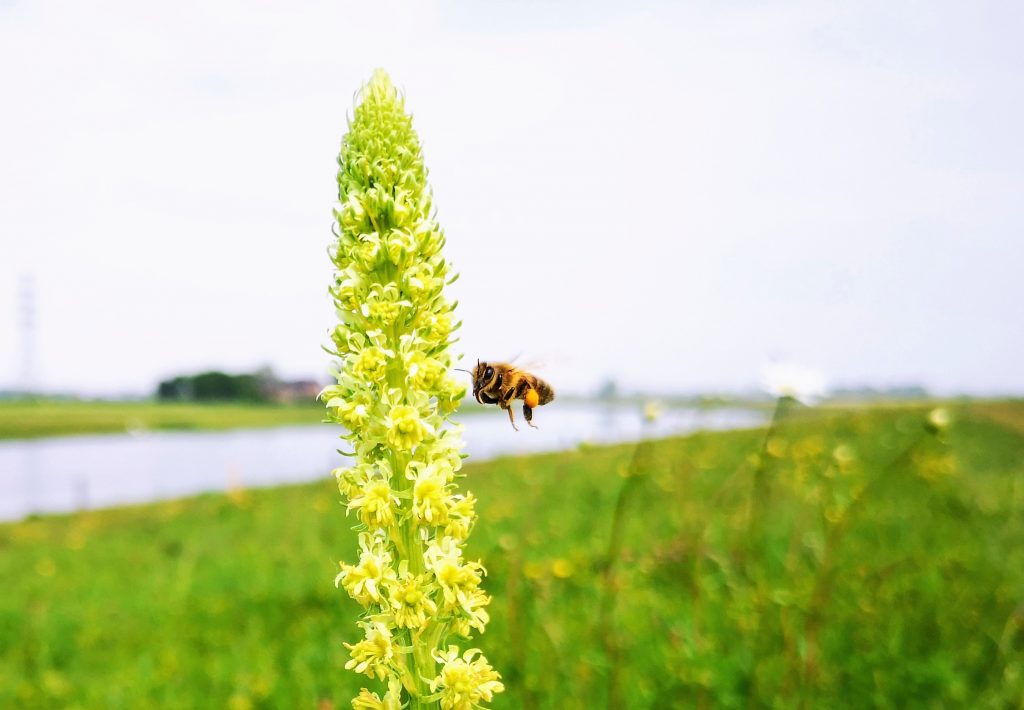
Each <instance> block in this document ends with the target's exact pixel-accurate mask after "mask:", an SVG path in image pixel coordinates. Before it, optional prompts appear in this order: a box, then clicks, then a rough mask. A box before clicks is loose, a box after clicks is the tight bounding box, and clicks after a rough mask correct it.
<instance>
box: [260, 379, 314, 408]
mask: <svg viewBox="0 0 1024 710" xmlns="http://www.w3.org/2000/svg"><path fill="white" fill-rule="evenodd" d="M323 388H324V385H323V384H322V383H320V382H317V381H316V380H292V381H290V382H284V381H281V380H274V381H272V382H268V383H267V394H268V396H269V398H270V399H271V400H273V401H275V402H281V403H283V404H291V403H293V402H312V401H313V400H315V399H316V396H317V395H318V394H320V390H322V389H323Z"/></svg>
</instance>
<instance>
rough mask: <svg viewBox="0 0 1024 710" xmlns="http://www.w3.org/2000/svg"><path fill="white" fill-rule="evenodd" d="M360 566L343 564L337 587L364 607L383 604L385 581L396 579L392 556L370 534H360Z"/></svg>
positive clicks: (336, 581) (336, 579) (335, 583)
mask: <svg viewBox="0 0 1024 710" xmlns="http://www.w3.org/2000/svg"><path fill="white" fill-rule="evenodd" d="M359 547H360V548H361V549H362V554H360V555H359V564H358V565H347V564H345V563H344V562H342V563H341V572H340V573H339V574H338V576H337V577H335V579H334V585H335V586H341V587H344V588H345V591H346V592H348V593H349V596H351V597H352V598H353V599H355V600H356V601H357V602H359V603H360V604H362V605H363V606H367V605H369V604H370V603H371V602H381V601H382V600H383V597H382V595H381V588H382V587H383V585H384V583H385V581H390V580H393V579H394V578H395V571H394V570H393V569H392V568H391V555H390V553H388V552H387V550H385V549H384V548H383V545H382V544H381V542H380V539H379V538H378V539H376V540H374V539H373V538H371V537H370V535H369V534H368V533H360V535H359Z"/></svg>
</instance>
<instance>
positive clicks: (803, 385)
mask: <svg viewBox="0 0 1024 710" xmlns="http://www.w3.org/2000/svg"><path fill="white" fill-rule="evenodd" d="M762 382H763V383H764V388H765V390H767V391H768V393H769V394H771V395H773V396H775V397H792V398H793V399H796V400H799V401H800V402H803V403H804V404H813V403H814V402H816V401H818V400H819V399H821V398H822V397H824V396H825V378H824V377H823V376H822V374H821V373H820V372H817V371H815V370H811V369H808V368H806V367H802V366H800V365H796V364H794V363H789V362H779V363H772V364H771V365H767V366H766V367H765V368H764V373H763V376H762Z"/></svg>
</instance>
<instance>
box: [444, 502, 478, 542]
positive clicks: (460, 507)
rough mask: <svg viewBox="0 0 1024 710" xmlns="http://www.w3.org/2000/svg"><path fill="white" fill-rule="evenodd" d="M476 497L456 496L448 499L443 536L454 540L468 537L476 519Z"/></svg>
mask: <svg viewBox="0 0 1024 710" xmlns="http://www.w3.org/2000/svg"><path fill="white" fill-rule="evenodd" d="M475 506H476V497H475V496H474V495H473V494H472V493H467V494H466V495H456V496H452V497H451V498H449V499H448V525H447V526H446V527H445V529H444V534H445V535H448V536H450V537H453V538H455V539H456V540H465V539H466V538H467V537H469V531H470V528H472V527H473V521H474V520H475V519H476V512H475V511H474V508H475Z"/></svg>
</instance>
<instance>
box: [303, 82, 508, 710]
mask: <svg viewBox="0 0 1024 710" xmlns="http://www.w3.org/2000/svg"><path fill="white" fill-rule="evenodd" d="M338 164H339V170H338V206H337V207H336V209H335V211H334V214H335V219H336V220H337V224H336V225H335V230H334V232H335V236H336V237H337V241H336V242H335V243H334V245H333V247H332V250H331V259H332V261H333V262H334V266H335V274H334V283H333V285H332V287H331V289H330V292H331V295H332V297H333V298H334V303H335V306H336V308H337V313H338V318H339V321H340V323H339V325H337V326H336V327H335V328H334V329H333V330H332V331H331V340H332V341H333V343H334V348H335V353H336V355H337V356H338V358H339V359H340V365H339V368H338V377H337V379H338V383H337V384H336V385H331V386H330V387H327V388H326V389H324V391H323V392H322V393H321V394H320V397H321V399H322V400H323V401H324V403H325V405H326V406H327V413H328V417H329V418H330V419H331V420H332V421H335V422H338V423H339V424H341V425H342V426H344V427H345V428H346V430H347V432H346V433H345V434H344V435H343V437H344V438H345V439H346V440H347V441H348V442H349V444H350V445H351V448H352V450H353V454H354V457H355V458H354V462H353V465H352V466H351V467H350V468H339V469H336V470H335V471H334V475H335V477H336V478H337V479H338V489H339V490H340V491H341V494H342V496H344V497H345V499H346V500H345V503H346V511H347V512H348V513H350V514H354V516H353V517H354V518H355V520H356V521H358V524H357V525H356V529H357V530H359V531H360V532H359V551H358V561H357V562H356V563H355V564H350V563H345V562H342V563H341V571H340V573H339V574H338V577H337V580H336V584H337V585H338V586H339V587H341V588H343V589H344V590H345V591H346V592H347V593H348V594H349V595H350V596H351V597H352V598H353V599H355V600H356V601H357V602H358V603H359V604H360V605H362V607H363V608H364V610H365V613H364V616H363V619H362V620H361V621H359V627H360V628H361V629H362V631H363V636H362V638H359V639H356V640H355V643H352V644H348V643H346V644H345V646H346V648H348V649H349V652H350V655H351V660H349V661H348V663H347V664H346V668H348V669H350V670H352V671H355V672H356V673H361V674H364V675H365V676H367V677H369V678H372V679H374V680H375V681H377V682H380V683H381V687H379V688H378V689H377V690H372V689H367V688H364V689H363V690H362V691H361V692H360V694H359V695H358V696H357V697H356V698H354V699H353V701H352V705H353V707H355V708H398V707H403V706H404V707H409V708H437V707H443V708H458V709H460V710H461V709H463V708H465V709H466V710H469V708H477V707H481V703H482V702H487V701H490V700H491V697H492V696H493V694H494V693H497V692H500V691H501V690H502V688H503V686H502V685H501V683H500V681H499V679H500V676H499V675H498V673H497V672H496V671H494V670H493V669H492V668H491V666H490V665H489V664H488V663H487V659H486V658H484V657H483V656H482V655H480V652H479V651H477V650H476V649H471V650H470V651H467V652H466V653H465V654H463V655H462V656H461V657H460V656H459V655H458V646H456V645H455V644H450V643H449V642H457V643H458V644H460V645H465V639H466V637H468V636H469V635H470V634H471V633H473V631H477V632H483V630H484V626H485V624H486V623H487V621H488V616H487V612H486V611H485V609H484V607H486V606H487V605H488V604H489V603H490V597H488V596H487V595H486V594H485V593H484V591H483V590H482V589H481V588H480V586H479V585H480V582H481V579H482V577H483V575H484V574H485V572H484V568H483V566H482V565H481V564H480V563H479V562H476V561H471V560H465V559H464V558H463V552H462V548H463V545H464V544H465V540H466V537H467V536H468V535H469V532H470V530H471V529H472V526H473V522H474V521H475V519H476V513H475V510H474V503H475V499H474V498H473V495H472V494H471V493H468V492H466V493H463V492H460V491H459V490H458V488H457V486H456V484H455V480H456V478H457V477H458V476H459V470H460V468H461V466H462V456H461V454H460V451H461V449H462V436H461V430H460V429H459V427H457V426H455V425H453V424H452V423H451V422H450V421H448V419H447V417H448V416H449V415H450V414H451V413H452V412H453V411H454V409H455V407H456V406H457V404H458V403H459V402H460V401H461V400H462V398H463V397H464V396H465V393H466V387H465V385H463V384H461V383H460V382H459V380H457V379H456V378H454V377H452V376H451V375H450V374H449V373H450V370H451V365H452V361H451V355H450V354H449V347H450V345H451V343H452V335H453V333H454V332H455V330H456V329H457V328H458V327H459V324H458V321H457V320H456V319H455V318H454V308H455V307H454V304H453V303H452V302H451V301H449V300H448V299H447V298H446V297H445V295H444V286H445V284H446V283H450V282H451V281H452V279H453V278H454V275H453V274H451V273H450V267H449V264H448V262H447V261H445V259H444V257H443V256H442V254H441V248H442V247H443V246H444V233H443V232H442V230H441V228H440V226H439V225H438V224H437V222H436V221H434V218H433V205H432V200H431V194H430V188H429V186H428V185H427V171H426V168H425V167H424V165H423V155H422V151H421V149H420V143H419V139H418V138H417V136H416V132H415V131H414V130H413V128H412V119H411V118H410V117H409V115H408V114H406V112H405V104H404V99H403V98H402V96H401V95H400V94H399V93H398V91H397V90H396V89H395V87H394V86H393V85H392V84H391V80H390V79H389V78H388V76H387V74H385V73H384V72H383V71H380V70H378V71H376V72H375V73H374V75H373V78H372V79H370V82H369V83H368V84H366V86H364V87H363V88H362V90H361V91H360V92H359V94H358V96H357V100H356V108H355V113H354V115H353V117H352V120H351V121H350V122H349V129H348V133H347V134H346V135H345V137H344V139H343V140H342V145H341V155H340V156H339V158H338Z"/></svg>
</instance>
